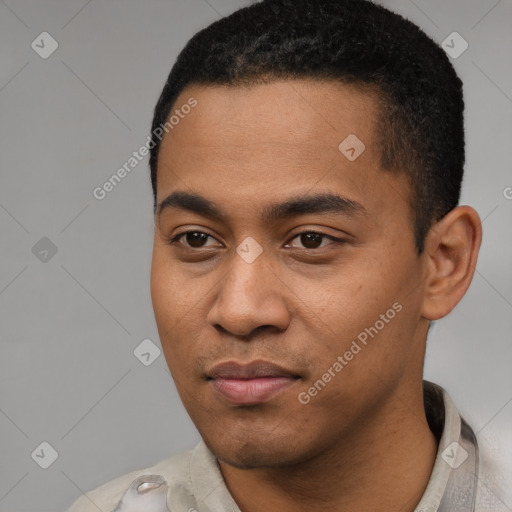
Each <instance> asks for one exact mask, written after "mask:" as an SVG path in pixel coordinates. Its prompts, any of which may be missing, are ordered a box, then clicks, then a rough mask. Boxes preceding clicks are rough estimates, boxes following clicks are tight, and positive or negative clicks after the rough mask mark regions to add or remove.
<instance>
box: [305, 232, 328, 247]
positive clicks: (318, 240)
mask: <svg viewBox="0 0 512 512" xmlns="http://www.w3.org/2000/svg"><path fill="white" fill-rule="evenodd" d="M322 238H323V237H322V235H320V234H318V233H302V235H300V241H301V243H302V245H303V246H304V247H306V248H307V249H316V248H317V247H320V245H321V244H322Z"/></svg>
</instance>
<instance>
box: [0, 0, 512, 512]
mask: <svg viewBox="0 0 512 512" xmlns="http://www.w3.org/2000/svg"><path fill="white" fill-rule="evenodd" d="M248 3H249V2H243V1H240V0H238V1H237V0H208V1H206V0H204V1H203V0H172V1H163V0H152V1H147V2H136V1H133V0H130V1H126V0H125V1H121V0H114V1H100V0H89V1H87V0H71V1H69V0H68V1H64V0H60V1H59V0H51V1H50V0H45V1H40V0H4V1H2V2H1V3H0V62H1V66H0V115H1V119H2V122H1V124H0V145H1V147H0V150H1V174H2V177H1V187H0V228H1V251H2V254H1V269H0V302H1V306H0V314H1V327H2V334H1V357H0V439H1V441H0V443H1V444H0V511H16V512H19V511H38V512H42V511H53V510H64V509H65V508H67V507H68V506H69V505H70V504H71V502H72V501H73V500H74V499H76V498H77V497H78V496H79V495H80V494H81V493H82V492H83V491H86V490H90V489H91V488H93V487H96V486H98V485H100V484H102V483H104V482H105V481H107V480H109V479H111V478H114V477H116V476H118V475H120V474H122V473H126V472H128V471H130V470H133V469H138V468H142V467H144V466H148V465H152V464H154V463H156V462H157V461H159V460H161V459H163V458H165V457H167V456H168V455H170V454H172V453H175V452H177V451H181V450H183V449H185V448H188V447H191V446H193V445H194V444H195V443H196V441H197V440H198V434H197V432H196V431H195V429H194V427H193V425H192V424H191V422H190V420H189V419H188V417H187V415H186V413H185V412H184V410H183V408H182V406H181V404H180V401H179V398H178V397H177V394H176V392H175V390H174V386H173V384H172V381H171V378H170V375H169V373H168V371H167V367H166V364H165V360H164V358H163V355H161V356H160V357H158V358H157V359H156V360H155V361H154V362H153V363H152V364H151V365H149V366H144V365H143V364H142V363H141V362H140V361H139V360H138V359H137V358H136V357H135V356H134V354H133V351H134V349H135V348H136V347H137V346H138V345H139V343H140V342H141V341H142V340H143V339H146V338H149V339H151V340H153V341H154V342H155V343H156V344H157V345H159V342H158V336H157V331H156V327H155V324H154V319H153V313H152V309H151V302H150V295H149V269H150V256H151V242H152V229H153V225H152V210H151V208H152V198H151V191H150V182H149V177H148V165H147V164H148V162H147V157H146V159H145V160H144V161H142V162H141V163H140V164H139V165H138V166H137V167H136V168H135V169H134V170H133V171H132V172H131V173H130V174H129V175H128V176H127V177H126V178H125V179H124V180H123V181H122V182H121V183H120V184H119V185H118V186H117V187H116V188H115V189H114V190H113V191H112V192H110V193H109V194H108V195H107V197H106V198H105V199H104V200H102V201H99V200H97V199H95V198H94V197H93V195H92V191H93V189H94V188H95V187H97V186H101V185H102V184H103V182H104V181H105V180H107V179H108V178H109V177H110V176H111V175H112V174H113V173H114V172H115V171H116V170H117V169H118V168H119V167H120V166H121V165H122V164H123V163H124V162H126V161H127V159H128V158H129V157H130V156H131V154H132V152H133V151H135V150H137V149H138V148H139V147H140V146H141V145H142V144H143V143H144V142H145V140H146V136H147V135H148V133H149V127H150V121H151V114H152V109H153V107H154V104H155V102H156V100H157V97H158V95H159V93H160V90H161V88H162V86H163V83H164V80H165V78H166V77H167V74H168V72H169V70H170V68H171V65H172V63H173V62H174V59H175V57H176V55H177V53H178V52H179V50H180V49H181V48H182V46H183V45H184V44H185V42H186V41H187V40H188V38H189V37H191V36H192V35H193V33H194V32H196V31H197V30H198V29H200V28H202V27H204V26H205V25H207V24H209V23H210V22H212V21H214V20H216V19H218V18H219V17H220V16H221V15H225V14H228V13H230V12H231V11H233V10H234V9H235V8H237V7H239V6H242V5H246V4H248ZM383 3H384V5H386V6H388V7H390V8H392V9H393V10H395V11H397V12H400V13H402V14H404V15H405V16H407V17H408V18H410V19H411V20H413V21H414V22H416V23H417V24H419V25H420V26H421V27H422V28H423V29H424V30H425V31H426V32H427V33H428V34H429V35H431V37H433V39H434V40H436V41H438V42H439V43H441V42H442V41H443V40H444V39H445V38H446V37H447V36H448V35H449V34H451V33H452V32H453V31H457V32H459V33H460V34H461V35H462V36H463V37H464V39H465V40H467V42H468V43H469V48H468V49H467V51H465V52H464V53H463V54H462V55H461V56H460V57H458V58H457V59H454V60H453V62H454V64H455V66H456V69H457V71H458V72H459V74H460V75H461V77H462V78H463V80H464V82H465V94H466V102H467V114H466V124H467V142H468V145H467V167H466V169H467V170H466V173H467V174H466V179H465V184H464V191H463V201H462V202H463V203H468V204H471V205H473V206H474V207H475V208H476V209H477V211H478V212H479V213H480V215H481V217H482V219H483V227H484V244H483V247H482V251H481V254H480V259H479V263H478V268H477V273H476V276H475V279H474V281H473V284H472V287H471V289H470V291H469V293H468V294H467V296H466V297H465V298H464V299H463V301H462V303H461V304H460V305H459V307H457V308H456V310H455V311H454V312H453V313H452V314H451V315H450V316H449V317H448V318H446V319H443V320H442V321H439V322H437V323H436V325H435V326H434V327H433V330H432V333H431V336H430V341H429V346H428V353H427V361H426V378H428V379H430V380H434V381H436V382H438V383H439V384H441V385H443V386H444V387H445V388H446V389H447V390H448V391H449V392H450V394H451V395H452V397H453V399H454V400H455V402H456V404H457V405H458V407H459V408H460V410H461V411H462V413H463V414H464V415H465V416H466V418H467V419H468V420H469V422H470V423H471V424H472V425H473V427H474V429H475V430H476V431H477V432H478V436H479V438H480V442H481V443H484V444H485V445H486V446H487V447H488V449H489V450H491V452H492V453H494V456H495V458H496V460H497V461H498V462H499V463H500V464H501V465H502V468H503V469H502V471H504V472H506V473H504V474H506V476H507V478H508V479H509V481H510V477H511V475H512V470H511V467H510V466H511V464H512V463H511V461H512V440H511V436H510V426H511V419H512V402H511V400H512V385H511V384H512V372H511V371H510V363H511V360H512V359H511V358H512V347H511V344H510V332H511V327H512V314H511V309H512V279H511V278H512V273H511V269H510V261H511V257H512V242H511V236H510V224H511V223H510V220H511V209H512V200H510V199H507V197H506V195H508V197H512V189H507V187H511V186H512V176H511V173H510V169H511V158H512V157H511V155H512V153H511V151H510V147H511V141H512V116H511V111H512V99H511V96H512V73H511V66H510V52H511V42H512V41H511V32H510V30H509V27H510V23H511V21H512V1H511V0H501V1H497V0H481V1H467V0H451V1H446V0H442V1H441V0H431V1H427V0H415V1H414V2H412V1H408V0H407V1H406V0H404V1H400V0H397V1H384V2H383ZM43 31H47V32H49V33H50V34H51V35H52V37H53V38H55V40H57V41H58V44H59V47H58V49H57V50H56V51H55V52H54V53H53V54H52V55H51V56H50V57H48V58H47V59H43V58H41V57H40V56H39V55H38V54H37V53H36V52H35V51H34V50H33V49H32V48H31V43H32V41H33V40H35V39H36V38H37V36H38V35H39V34H40V33H41V32H43ZM36 42H37V40H36ZM46 48H48V46H46ZM433 78H435V77H433ZM42 237H47V238H49V239H50V240H51V241H52V242H53V244H55V246H56V248H57V253H56V254H55V255H53V256H51V252H50V253H48V255H47V256H46V259H47V261H40V259H38V257H36V255H34V253H33V252H32V248H33V246H34V245H35V244H36V243H37V242H38V241H39V240H40V239H41V238H42ZM41 243H42V244H44V243H45V242H41ZM37 247H39V246H37ZM43 249H44V247H43ZM36 252H37V251H36ZM40 257H42V256H41V254H40ZM43 441H46V442H48V443H50V445H51V446H52V447H53V448H54V449H55V450H56V451H57V452H58V458H57V460H55V462H54V463H53V464H52V465H51V466H50V467H49V468H48V469H42V468H41V467H40V466H39V465H38V464H37V463H36V460H37V461H39V462H44V461H43V459H44V458H46V459H47V458H48V457H49V456H50V452H49V451H48V449H46V451H44V447H43V452H40V450H39V452H37V451H36V453H39V458H38V457H37V456H35V457H34V458H33V457H32V456H31V454H32V452H33V451H34V450H35V449H36V448H37V447H38V446H39V445H40V443H41V442H43ZM42 453H44V456H43V455H42ZM47 460H48V459H47ZM507 505H508V507H510V508H511V509H512V500H511V499H510V497H509V498H508V503H507Z"/></svg>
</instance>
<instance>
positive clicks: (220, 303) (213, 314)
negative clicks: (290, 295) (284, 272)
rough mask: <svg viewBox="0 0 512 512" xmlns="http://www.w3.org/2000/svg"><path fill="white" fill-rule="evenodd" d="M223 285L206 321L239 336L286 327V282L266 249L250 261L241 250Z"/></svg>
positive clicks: (287, 316) (288, 319)
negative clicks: (269, 258)
mask: <svg viewBox="0 0 512 512" xmlns="http://www.w3.org/2000/svg"><path fill="white" fill-rule="evenodd" d="M233 259H234V261H233V264H232V267H231V269H230V270H229V272H228V273H227V274H226V277H225V279H224V280H223V282H222V283H221V285H220V288H219V290H218V293H217V295H216V297H215V300H214V302H213V303H212V307H211V308H210V310H209V312H208V315H207V321H208V322H209V323H210V324H211V325H212V326H214V327H215V328H216V329H220V330H222V331H227V332H229V333H230V334H233V335H235V336H239V337H245V338H249V337H250V336H251V333H253V332H254V331H256V330H258V332H259V331H261V330H263V329H264V328H268V329H273V330H277V331H284V330H286V329H287V327H288V326H289V323H290V312H289V308H288V307H287V301H286V293H287V291H288V289H287V287H286V285H285V284H284V283H283V282H282V281H281V279H280V278H279V277H278V271H276V270H275V269H273V268H272V266H271V263H270V262H269V261H268V260H267V258H266V257H265V255H264V253H263V254H262V255H261V256H259V257H258V258H257V259H256V260H255V261H253V262H251V263H248V262H246V261H245V260H244V259H243V258H241V257H240V256H239V255H238V254H236V255H235V256H234V258H233Z"/></svg>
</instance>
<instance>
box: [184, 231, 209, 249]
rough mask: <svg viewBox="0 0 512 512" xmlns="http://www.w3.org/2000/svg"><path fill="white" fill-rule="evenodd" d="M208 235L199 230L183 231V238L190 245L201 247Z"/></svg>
mask: <svg viewBox="0 0 512 512" xmlns="http://www.w3.org/2000/svg"><path fill="white" fill-rule="evenodd" d="M208 238H209V235H207V234H206V233H201V232H200V231H189V232H188V233H185V240H186V241H187V244H188V245H190V247H202V246H203V245H204V244H205V243H206V241H207V240H208Z"/></svg>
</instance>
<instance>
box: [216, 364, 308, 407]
mask: <svg viewBox="0 0 512 512" xmlns="http://www.w3.org/2000/svg"><path fill="white" fill-rule="evenodd" d="M299 379H300V376H299V375H297V374H294V373H293V372H291V371H289V370H286V369H284V368H282V367H280V366H277V365H275V364H273V363H269V362H267V361H252V362H251V363H246V364H241V363H238V362H236V361H228V362H226V363H221V364H218V365H217V366H215V367H214V368H213V369H212V370H211V371H210V372H209V373H208V375H207V380H208V381H209V382H211V385H212V387H213V389H214V390H215V392H217V393H219V395H220V396H221V397H222V398H223V399H224V400H225V401H227V402H228V403H229V404H230V405H257V404H261V403H264V402H268V401H269V400H271V399H272V398H274V397H275V396H276V395H278V394H280V393H282V392H283V391H284V390H286V389H288V388H289V387H290V386H292V385H293V384H295V382H297V381H298V380H299Z"/></svg>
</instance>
